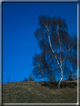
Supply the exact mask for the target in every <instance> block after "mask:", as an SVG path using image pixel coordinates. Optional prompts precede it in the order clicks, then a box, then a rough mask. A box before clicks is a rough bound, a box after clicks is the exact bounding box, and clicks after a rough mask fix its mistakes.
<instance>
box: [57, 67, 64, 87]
mask: <svg viewBox="0 0 80 106" xmlns="http://www.w3.org/2000/svg"><path fill="white" fill-rule="evenodd" d="M62 80H63V69H62V66H61V78H60V80H59V83H58V89H60V88H61V87H60V85H61V82H62Z"/></svg>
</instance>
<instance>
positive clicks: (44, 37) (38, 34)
mask: <svg viewBox="0 0 80 106" xmlns="http://www.w3.org/2000/svg"><path fill="white" fill-rule="evenodd" d="M38 35H40V36H42V37H43V38H44V39H45V40H47V41H48V39H46V37H44V36H43V35H42V34H40V33H38Z"/></svg>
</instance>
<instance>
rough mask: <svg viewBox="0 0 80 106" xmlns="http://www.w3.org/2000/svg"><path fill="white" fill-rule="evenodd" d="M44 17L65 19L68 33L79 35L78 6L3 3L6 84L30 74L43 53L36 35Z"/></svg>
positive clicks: (68, 4) (74, 4)
mask: <svg viewBox="0 0 80 106" xmlns="http://www.w3.org/2000/svg"><path fill="white" fill-rule="evenodd" d="M41 14H45V15H50V16H51V17H54V16H56V17H61V18H62V19H65V20H66V23H67V25H68V32H69V34H72V33H74V34H77V3H3V83H6V82H7V78H9V77H10V81H11V82H15V81H22V80H24V78H28V77H29V75H30V74H31V72H32V70H33V66H32V65H31V64H32V57H33V56H34V53H40V49H39V47H38V41H37V40H36V38H35V37H34V32H35V31H36V29H37V28H38V27H39V26H38V22H39V20H38V17H39V16H40V15H41ZM36 80H38V79H36Z"/></svg>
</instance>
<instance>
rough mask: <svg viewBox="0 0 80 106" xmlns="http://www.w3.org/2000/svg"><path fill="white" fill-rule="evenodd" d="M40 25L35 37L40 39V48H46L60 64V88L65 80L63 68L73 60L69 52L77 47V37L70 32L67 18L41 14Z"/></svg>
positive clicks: (57, 63)
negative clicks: (73, 36)
mask: <svg viewBox="0 0 80 106" xmlns="http://www.w3.org/2000/svg"><path fill="white" fill-rule="evenodd" d="M39 25H40V28H38V29H37V30H36V32H35V37H36V38H37V40H38V41H39V46H40V49H41V50H43V49H45V50H46V52H47V53H48V54H49V55H52V57H53V60H54V61H55V62H56V65H58V68H59V71H60V73H61V78H60V81H59V83H58V88H59V89H60V84H61V82H62V80H63V68H64V66H66V64H68V63H69V62H71V61H73V59H72V58H70V54H69V53H70V51H72V50H73V48H74V47H75V48H76V45H75V44H74V40H75V39H73V38H72V37H71V36H70V35H69V34H68V30H67V29H68V28H67V25H66V22H65V20H62V19H60V18H56V17H52V18H51V17H49V16H44V15H41V16H40V17H39ZM75 42H76V41H75Z"/></svg>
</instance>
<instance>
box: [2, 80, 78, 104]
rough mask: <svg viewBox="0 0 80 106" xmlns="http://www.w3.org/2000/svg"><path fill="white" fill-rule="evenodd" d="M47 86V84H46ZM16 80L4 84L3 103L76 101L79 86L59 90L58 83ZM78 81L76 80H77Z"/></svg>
mask: <svg viewBox="0 0 80 106" xmlns="http://www.w3.org/2000/svg"><path fill="white" fill-rule="evenodd" d="M45 83H46V84H47V86H45V85H46V84H45ZM55 83H56V84H54V82H53V84H51V83H50V82H35V81H33V82H14V83H4V84H3V103H76V102H77V86H76V85H75V86H74V88H73V87H72V88H70V87H69V86H68V87H67V86H66V87H63V88H62V89H60V90H58V88H57V83H58V82H55ZM75 83H76V82H75ZM52 85H53V86H52Z"/></svg>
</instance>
